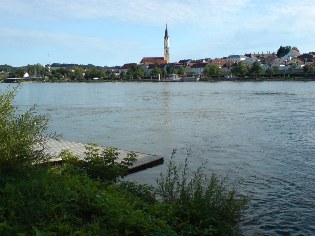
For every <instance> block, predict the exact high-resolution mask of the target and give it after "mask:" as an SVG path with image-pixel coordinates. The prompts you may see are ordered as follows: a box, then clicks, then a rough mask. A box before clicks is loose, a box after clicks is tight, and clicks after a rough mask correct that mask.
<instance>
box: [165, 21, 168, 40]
mask: <svg viewBox="0 0 315 236" xmlns="http://www.w3.org/2000/svg"><path fill="white" fill-rule="evenodd" d="M166 37H168V31H167V24H166V27H165V36H164V38H166Z"/></svg>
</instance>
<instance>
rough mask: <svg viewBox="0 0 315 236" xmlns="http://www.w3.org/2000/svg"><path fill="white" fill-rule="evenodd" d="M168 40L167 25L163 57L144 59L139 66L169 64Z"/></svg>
mask: <svg viewBox="0 0 315 236" xmlns="http://www.w3.org/2000/svg"><path fill="white" fill-rule="evenodd" d="M169 44H170V39H169V36H168V30H167V24H166V27H165V34H164V57H144V58H142V60H141V62H140V64H143V65H161V64H169V63H170V45H169Z"/></svg>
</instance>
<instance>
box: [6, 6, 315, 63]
mask: <svg viewBox="0 0 315 236" xmlns="http://www.w3.org/2000/svg"><path fill="white" fill-rule="evenodd" d="M166 23H167V25H168V32H169V36H170V60H171V62H177V61H179V60H181V59H201V58H218V57H224V56H229V55H231V54H241V55H244V54H245V53H257V52H260V53H261V52H269V51H270V52H276V51H277V49H278V48H279V47H280V46H281V45H282V46H287V45H290V46H296V47H297V48H298V49H299V50H300V52H302V53H306V52H310V51H315V0H276V1H275V0H224V1H222V0H198V1H194V0H115V1H109V0H88V1H87V0H66V1H65V0H49V1H48V0H0V65H1V64H8V65H12V66H24V65H27V64H37V63H40V64H42V65H45V64H48V63H75V64H94V65H97V66H116V65H123V64H125V63H139V62H140V61H141V59H142V58H143V57H162V56H163V43H164V39H163V37H164V30H165V24H166Z"/></svg>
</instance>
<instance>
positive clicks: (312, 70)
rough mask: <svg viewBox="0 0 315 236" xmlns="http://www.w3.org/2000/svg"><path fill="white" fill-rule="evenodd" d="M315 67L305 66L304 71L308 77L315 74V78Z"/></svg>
mask: <svg viewBox="0 0 315 236" xmlns="http://www.w3.org/2000/svg"><path fill="white" fill-rule="evenodd" d="M314 70H315V67H314V66H313V65H305V66H304V68H303V71H304V73H305V74H306V75H310V74H313V76H314Z"/></svg>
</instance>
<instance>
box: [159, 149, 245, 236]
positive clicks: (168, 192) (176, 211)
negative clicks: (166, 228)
mask: <svg viewBox="0 0 315 236" xmlns="http://www.w3.org/2000/svg"><path fill="white" fill-rule="evenodd" d="M188 155H190V153H189V152H188ZM174 156H175V152H173V154H172V158H171V161H170V162H169V165H168V170H167V172H166V175H164V174H162V173H161V175H160V178H159V179H158V180H157V182H158V188H157V195H158V196H159V197H160V198H161V200H162V202H163V203H165V205H164V206H163V207H162V209H163V211H164V212H166V215H163V212H162V213H161V212H160V214H162V215H163V216H162V218H163V219H166V220H168V222H169V224H170V225H172V227H173V228H174V229H175V230H176V232H178V233H180V234H184V235H234V234H237V233H238V226H239V223H240V220H241V217H242V210H243V209H244V207H245V206H246V204H247V202H248V200H249V199H248V197H245V196H237V193H236V189H235V185H234V186H231V187H229V188H228V185H227V181H226V180H227V179H222V180H220V179H219V178H218V177H217V176H216V175H214V174H212V175H211V177H210V178H208V177H207V176H208V175H207V174H206V173H205V169H204V168H203V167H200V168H198V170H197V171H196V172H189V170H188V159H187V158H186V160H185V164H184V165H183V166H177V165H176V164H175V162H174V161H173V158H174Z"/></svg>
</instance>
